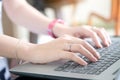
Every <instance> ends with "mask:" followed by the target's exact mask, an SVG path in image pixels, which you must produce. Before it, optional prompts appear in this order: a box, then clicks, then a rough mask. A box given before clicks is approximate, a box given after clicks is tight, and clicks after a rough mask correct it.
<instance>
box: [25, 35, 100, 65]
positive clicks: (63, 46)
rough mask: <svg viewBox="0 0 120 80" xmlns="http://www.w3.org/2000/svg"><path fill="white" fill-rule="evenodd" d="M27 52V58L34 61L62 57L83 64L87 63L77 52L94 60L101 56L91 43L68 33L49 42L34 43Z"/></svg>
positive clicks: (40, 61)
mask: <svg viewBox="0 0 120 80" xmlns="http://www.w3.org/2000/svg"><path fill="white" fill-rule="evenodd" d="M26 53H28V54H29V55H28V56H27V60H28V61H31V62H33V63H48V62H52V61H57V60H60V59H69V60H73V61H75V62H77V63H79V64H81V65H87V63H86V62H85V61H84V60H83V59H82V58H80V57H79V56H78V55H77V54H76V53H80V54H82V55H84V56H85V57H87V58H88V59H89V60H91V61H93V62H96V61H97V60H98V59H99V58H100V55H99V54H98V53H97V52H96V50H95V49H94V48H93V47H92V46H90V44H89V43H87V42H86V41H84V40H82V39H79V38H75V37H71V36H68V35H65V36H62V37H60V38H57V39H55V40H52V41H50V42H48V43H44V44H35V45H32V46H30V47H29V48H28V50H27V52H26Z"/></svg>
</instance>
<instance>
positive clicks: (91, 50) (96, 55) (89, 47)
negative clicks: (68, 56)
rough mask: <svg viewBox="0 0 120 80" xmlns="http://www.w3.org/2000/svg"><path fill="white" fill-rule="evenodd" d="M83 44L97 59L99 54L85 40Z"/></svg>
mask: <svg viewBox="0 0 120 80" xmlns="http://www.w3.org/2000/svg"><path fill="white" fill-rule="evenodd" d="M82 44H83V46H84V47H85V48H86V49H87V50H88V51H90V52H91V53H92V54H93V55H94V56H95V57H96V58H97V59H100V55H99V53H98V52H97V51H96V50H95V49H94V48H93V47H92V46H91V45H90V44H89V43H88V42H86V41H84V42H83V43H82Z"/></svg>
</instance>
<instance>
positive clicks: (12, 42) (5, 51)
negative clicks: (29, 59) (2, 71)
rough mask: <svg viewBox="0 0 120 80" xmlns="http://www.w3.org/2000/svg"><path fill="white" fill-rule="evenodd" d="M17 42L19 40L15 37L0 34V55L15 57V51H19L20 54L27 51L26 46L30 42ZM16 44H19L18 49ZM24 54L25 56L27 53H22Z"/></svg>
mask: <svg viewBox="0 0 120 80" xmlns="http://www.w3.org/2000/svg"><path fill="white" fill-rule="evenodd" d="M18 43H19V40H18V39H16V38H13V37H9V36H6V35H0V56H3V57H7V58H17V56H16V52H19V53H20V54H21V55H23V54H24V53H25V52H26V51H27V49H28V46H30V45H32V44H31V43H25V42H21V43H20V44H18ZM17 46H19V47H18V49H17ZM16 50H17V51H16ZM24 56H27V54H24Z"/></svg>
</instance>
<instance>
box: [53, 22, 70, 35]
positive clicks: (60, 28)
mask: <svg viewBox="0 0 120 80" xmlns="http://www.w3.org/2000/svg"><path fill="white" fill-rule="evenodd" d="M53 32H54V34H55V35H56V36H57V37H60V36H62V35H65V34H67V35H72V34H71V33H72V28H71V27H68V26H66V25H63V24H59V23H57V24H56V25H55V27H54V28H53Z"/></svg>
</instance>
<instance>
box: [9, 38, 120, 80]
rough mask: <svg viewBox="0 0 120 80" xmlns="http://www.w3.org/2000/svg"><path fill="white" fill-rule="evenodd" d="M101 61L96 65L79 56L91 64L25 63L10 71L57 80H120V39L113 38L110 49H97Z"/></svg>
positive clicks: (70, 62) (68, 61)
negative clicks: (119, 77)
mask: <svg viewBox="0 0 120 80" xmlns="http://www.w3.org/2000/svg"><path fill="white" fill-rule="evenodd" d="M96 50H97V51H98V52H99V53H100V55H101V59H100V60H99V61H97V62H95V63H92V62H90V61H89V60H88V59H87V58H86V57H84V56H82V55H80V54H78V56H80V57H82V58H83V59H84V60H85V61H87V62H88V63H89V64H88V65H87V66H81V65H79V64H77V63H75V62H73V61H70V60H60V61H55V62H51V63H47V64H32V63H25V64H21V65H18V66H16V67H14V68H12V69H10V72H11V73H14V74H17V75H22V76H32V77H40V78H49V79H57V80H120V79H118V78H117V76H118V75H119V74H120V71H119V69H120V38H112V44H111V45H110V46H109V47H104V48H101V49H96Z"/></svg>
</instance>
